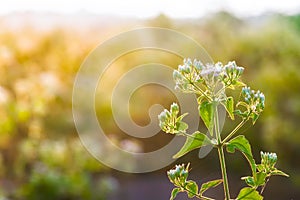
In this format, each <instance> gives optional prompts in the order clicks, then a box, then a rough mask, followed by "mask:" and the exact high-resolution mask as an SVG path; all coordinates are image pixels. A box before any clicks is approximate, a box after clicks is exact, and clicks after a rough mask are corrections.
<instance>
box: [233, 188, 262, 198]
mask: <svg viewBox="0 0 300 200" xmlns="http://www.w3.org/2000/svg"><path fill="white" fill-rule="evenodd" d="M262 199H263V197H262V196H261V195H260V194H259V193H258V192H257V191H256V190H255V189H254V188H250V187H245V188H243V189H241V191H240V193H239V195H238V197H237V198H236V200H262Z"/></svg>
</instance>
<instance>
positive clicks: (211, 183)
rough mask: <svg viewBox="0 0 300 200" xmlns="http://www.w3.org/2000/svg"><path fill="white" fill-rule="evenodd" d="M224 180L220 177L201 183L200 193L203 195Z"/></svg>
mask: <svg viewBox="0 0 300 200" xmlns="http://www.w3.org/2000/svg"><path fill="white" fill-rule="evenodd" d="M222 182H223V180H222V179H218V180H213V181H209V182H206V183H203V184H202V185H201V189H200V195H202V194H203V193H204V192H205V191H206V190H208V189H210V188H213V187H216V186H218V185H219V184H220V183H222Z"/></svg>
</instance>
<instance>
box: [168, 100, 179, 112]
mask: <svg viewBox="0 0 300 200" xmlns="http://www.w3.org/2000/svg"><path fill="white" fill-rule="evenodd" d="M170 110H171V113H174V114H176V115H177V114H178V112H179V106H178V104H177V103H172V105H171V108H170Z"/></svg>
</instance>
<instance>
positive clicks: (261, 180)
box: [255, 172, 267, 186]
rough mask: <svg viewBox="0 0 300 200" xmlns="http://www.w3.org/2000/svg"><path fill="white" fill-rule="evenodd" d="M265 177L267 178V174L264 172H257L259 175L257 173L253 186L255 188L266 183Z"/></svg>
mask: <svg viewBox="0 0 300 200" xmlns="http://www.w3.org/2000/svg"><path fill="white" fill-rule="evenodd" d="M266 177H267V174H266V173H265V172H259V173H257V177H256V181H255V185H256V186H261V185H264V184H265V182H266Z"/></svg>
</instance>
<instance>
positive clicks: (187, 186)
mask: <svg viewBox="0 0 300 200" xmlns="http://www.w3.org/2000/svg"><path fill="white" fill-rule="evenodd" d="M167 174H168V177H169V180H170V181H171V183H173V184H174V186H175V188H174V189H173V190H172V193H171V197H170V200H173V199H175V197H176V196H177V194H178V193H179V192H186V193H187V195H188V197H189V198H193V197H197V198H199V199H206V200H211V198H209V197H206V196H204V195H203V193H204V192H205V191H206V190H208V189H210V188H213V187H216V186H218V185H219V184H220V183H222V180H213V181H209V182H207V183H203V184H202V185H201V188H200V191H199V186H198V184H197V183H196V182H195V181H192V180H187V178H188V175H189V164H188V165H187V166H186V167H185V165H184V164H181V165H176V166H175V168H174V169H171V170H169V171H168V172H167Z"/></svg>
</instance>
